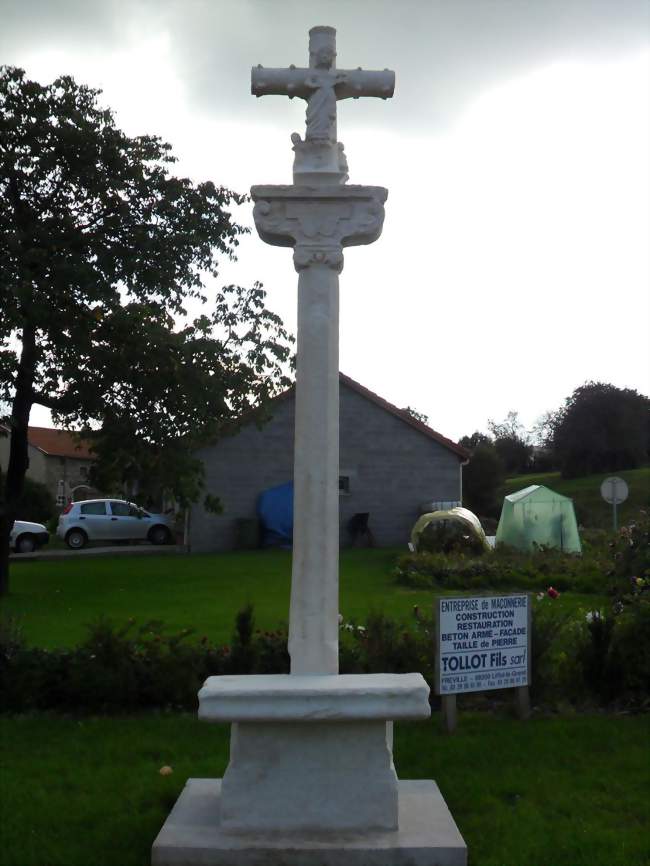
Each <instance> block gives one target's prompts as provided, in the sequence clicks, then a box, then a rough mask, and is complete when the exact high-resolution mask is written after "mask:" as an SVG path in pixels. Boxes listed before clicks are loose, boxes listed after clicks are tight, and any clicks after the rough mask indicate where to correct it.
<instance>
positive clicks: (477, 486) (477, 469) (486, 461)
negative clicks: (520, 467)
mask: <svg viewBox="0 0 650 866" xmlns="http://www.w3.org/2000/svg"><path fill="white" fill-rule="evenodd" d="M462 442H463V440H461V444H462ZM503 479H504V467H503V462H502V460H501V458H500V457H499V454H498V452H497V450H496V448H495V446H494V444H493V443H491V442H479V444H478V445H476V447H475V448H473V449H472V456H471V457H470V459H469V463H468V464H467V466H465V467H463V504H464V505H465V506H466V507H467V508H469V509H470V510H471V511H473V512H474V513H475V514H477V515H479V516H485V517H498V515H499V494H500V490H501V486H502V484H503Z"/></svg>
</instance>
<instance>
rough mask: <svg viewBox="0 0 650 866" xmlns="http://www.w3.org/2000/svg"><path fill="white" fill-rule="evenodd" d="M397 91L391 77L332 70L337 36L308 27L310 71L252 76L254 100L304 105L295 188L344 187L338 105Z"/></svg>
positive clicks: (260, 71)
mask: <svg viewBox="0 0 650 866" xmlns="http://www.w3.org/2000/svg"><path fill="white" fill-rule="evenodd" d="M394 89H395V73H393V72H391V71H390V70H388V69H384V70H383V71H381V72H374V71H368V70H363V69H361V67H359V68H358V69H337V68H336V30H335V29H334V28H333V27H312V29H311V30H310V31H309V67H308V68H297V67H296V66H294V65H293V64H292V65H291V66H290V67H289V68H288V69H268V68H264V67H263V66H261V65H259V66H256V67H253V69H252V73H251V93H252V94H253V95H254V96H268V95H279V96H288V97H289V99H293V97H294V96H298V97H299V98H300V99H305V100H306V101H307V116H306V130H305V140H304V141H303V140H302V139H301V138H300V135H299V134H298V133H296V132H294V134H293V135H292V136H291V140H292V141H293V144H294V148H293V149H294V151H295V153H296V161H295V164H294V174H295V180H296V182H300V181H302V180H309V181H310V182H321V183H332V182H334V183H345V181H346V180H347V161H346V159H345V155H344V153H343V145H342V144H341V143H340V142H338V141H337V139H336V134H337V133H336V103H337V100H339V99H350V98H352V99H358V98H359V97H360V96H377V97H379V98H380V99H388V98H389V97H390V96H392V95H393V91H394Z"/></svg>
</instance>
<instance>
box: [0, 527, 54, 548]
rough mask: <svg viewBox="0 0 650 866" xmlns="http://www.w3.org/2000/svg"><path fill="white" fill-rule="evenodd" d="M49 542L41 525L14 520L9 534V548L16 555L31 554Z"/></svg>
mask: <svg viewBox="0 0 650 866" xmlns="http://www.w3.org/2000/svg"><path fill="white" fill-rule="evenodd" d="M49 540H50V533H49V532H48V531H47V529H46V528H45V527H44V526H43V524H42V523H30V522H29V521H28V520H15V521H14V525H13V529H12V530H11V533H10V534H9V546H10V547H12V548H13V549H14V550H15V551H16V553H31V552H32V551H33V550H36V548H37V547H40V546H41V545H42V544H47V542H48V541H49Z"/></svg>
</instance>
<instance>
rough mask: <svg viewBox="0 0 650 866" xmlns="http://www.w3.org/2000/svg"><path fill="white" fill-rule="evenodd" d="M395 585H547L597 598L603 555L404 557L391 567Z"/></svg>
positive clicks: (594, 551)
mask: <svg viewBox="0 0 650 866" xmlns="http://www.w3.org/2000/svg"><path fill="white" fill-rule="evenodd" d="M395 577H396V579H397V582H398V583H400V584H402V585H403V586H409V587H412V588H416V589H459V590H471V589H476V590H485V589H495V590H509V589H516V590H528V591H531V592H538V591H540V590H544V589H546V587H548V585H549V584H553V586H554V587H556V588H557V589H559V590H561V591H563V592H564V591H566V590H569V589H571V590H573V591H575V592H584V593H599V594H600V593H603V592H605V591H606V589H607V587H608V585H609V583H610V580H609V578H608V564H607V549H606V548H603V547H601V546H600V545H594V546H593V547H590V548H589V549H588V551H586V552H585V554H584V555H583V556H575V555H573V554H569V553H563V552H562V551H561V550H557V549H554V548H538V549H536V550H534V551H533V552H522V551H519V550H515V549H513V548H509V547H506V546H505V545H503V546H502V545H500V546H499V547H498V548H497V549H496V550H495V551H494V552H493V553H491V554H487V555H485V556H465V555H462V554H452V555H447V554H443V553H407V554H404V555H403V556H401V557H400V558H399V559H398V561H397V567H396V570H395Z"/></svg>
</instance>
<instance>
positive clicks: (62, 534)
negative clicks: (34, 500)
mask: <svg viewBox="0 0 650 866" xmlns="http://www.w3.org/2000/svg"><path fill="white" fill-rule="evenodd" d="M56 534H57V535H58V537H59V538H61V539H63V541H65V543H66V544H67V545H68V547H70V548H71V549H72V550H80V549H81V548H82V547H84V546H85V545H86V544H87V542H89V541H107V542H108V541H137V540H141V539H148V540H149V541H150V542H151V543H152V544H168V543H169V542H170V541H171V540H172V539H173V537H174V520H173V517H169V516H167V515H166V514H153V513H151V512H149V511H145V510H144V508H140V506H139V505H135V504H134V503H133V502H125V501H124V500H123V499H86V500H84V501H82V502H71V503H70V504H69V505H68V506H66V508H65V510H64V511H63V512H62V513H61V515H60V516H59V523H58V526H57V529H56Z"/></svg>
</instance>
